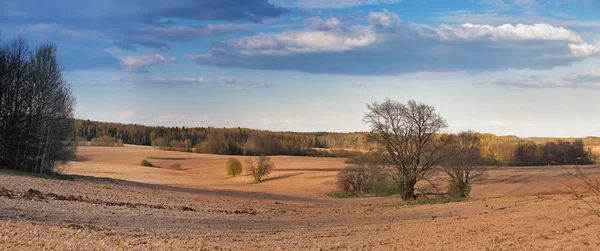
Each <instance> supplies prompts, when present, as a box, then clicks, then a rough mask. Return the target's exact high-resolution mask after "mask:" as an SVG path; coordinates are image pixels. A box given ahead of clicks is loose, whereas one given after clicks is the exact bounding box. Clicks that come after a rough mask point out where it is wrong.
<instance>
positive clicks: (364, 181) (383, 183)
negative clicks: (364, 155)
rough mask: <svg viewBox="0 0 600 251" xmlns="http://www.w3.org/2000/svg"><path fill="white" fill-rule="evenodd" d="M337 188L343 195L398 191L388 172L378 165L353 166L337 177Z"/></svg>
mask: <svg viewBox="0 0 600 251" xmlns="http://www.w3.org/2000/svg"><path fill="white" fill-rule="evenodd" d="M337 184H338V188H339V189H340V190H341V192H343V193H344V194H355V195H362V194H365V193H374V194H375V195H379V194H390V193H396V192H397V191H398V189H397V187H396V186H395V185H394V182H393V180H392V178H391V175H390V172H389V171H388V170H385V169H384V168H382V167H380V166H378V165H365V164H355V165H351V166H347V167H346V168H344V169H343V170H342V171H340V172H339V173H338V175H337Z"/></svg>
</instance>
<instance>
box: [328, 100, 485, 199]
mask: <svg viewBox="0 0 600 251" xmlns="http://www.w3.org/2000/svg"><path fill="white" fill-rule="evenodd" d="M367 108H368V110H369V111H368V112H367V113H366V114H365V117H364V122H366V123H367V124H369V125H370V126H371V135H370V139H371V140H373V141H375V142H377V145H378V146H379V147H378V148H376V149H375V151H373V152H371V153H369V154H364V155H360V156H356V157H354V158H350V159H348V160H346V163H348V164H352V165H350V166H348V167H346V168H344V169H343V170H342V171H340V172H339V173H338V176H337V179H338V187H339V188H340V190H341V191H342V192H344V193H346V194H359V195H360V194H365V193H374V194H376V195H377V194H382V193H384V194H389V193H399V194H400V195H401V196H402V198H403V199H404V200H412V199H415V198H416V196H415V189H416V185H417V183H419V182H428V181H429V180H428V174H429V172H432V171H436V170H441V171H442V172H443V173H444V174H446V175H447V177H448V178H447V179H448V193H449V194H450V195H452V196H454V197H462V198H466V197H467V196H468V195H469V193H470V191H471V182H472V181H474V180H476V179H477V178H479V177H481V176H482V175H483V173H484V172H483V169H481V168H480V166H481V165H483V164H485V163H486V160H485V158H483V157H482V156H481V153H480V148H481V143H480V138H479V135H478V134H477V133H475V132H472V131H467V132H462V133H459V134H456V135H453V134H442V133H441V130H442V129H443V128H445V127H446V126H447V125H446V122H445V120H444V119H443V118H442V117H441V116H440V115H439V114H438V113H436V112H435V109H434V107H432V106H429V105H426V104H423V103H418V102H416V101H408V102H407V103H400V102H397V101H392V100H390V99H386V100H385V101H384V102H381V103H378V102H373V103H371V104H368V105H367Z"/></svg>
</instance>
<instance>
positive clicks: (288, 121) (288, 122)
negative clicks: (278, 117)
mask: <svg viewBox="0 0 600 251" xmlns="http://www.w3.org/2000/svg"><path fill="white" fill-rule="evenodd" d="M283 123H284V124H286V125H293V124H294V121H293V120H291V119H286V120H284V121H283Z"/></svg>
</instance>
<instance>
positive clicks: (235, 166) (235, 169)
mask: <svg viewBox="0 0 600 251" xmlns="http://www.w3.org/2000/svg"><path fill="white" fill-rule="evenodd" d="M225 169H226V170H227V175H231V176H233V177H235V176H236V175H239V174H240V173H242V163H241V162H240V161H239V160H238V159H236V158H233V157H231V158H229V160H227V166H226V168H225Z"/></svg>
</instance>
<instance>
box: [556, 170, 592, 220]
mask: <svg viewBox="0 0 600 251" xmlns="http://www.w3.org/2000/svg"><path fill="white" fill-rule="evenodd" d="M593 175H594V173H584V172H583V171H582V170H581V167H579V165H575V170H574V171H567V173H566V178H567V181H566V182H563V185H565V186H566V187H567V189H568V192H570V193H571V194H573V196H574V198H575V199H576V200H578V201H579V202H581V203H583V204H584V205H585V206H584V207H585V208H582V207H581V206H579V205H577V207H578V208H579V209H585V210H587V211H588V212H589V213H590V214H592V215H596V216H598V217H600V179H598V178H595V177H592V176H593ZM596 175H597V173H596Z"/></svg>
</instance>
